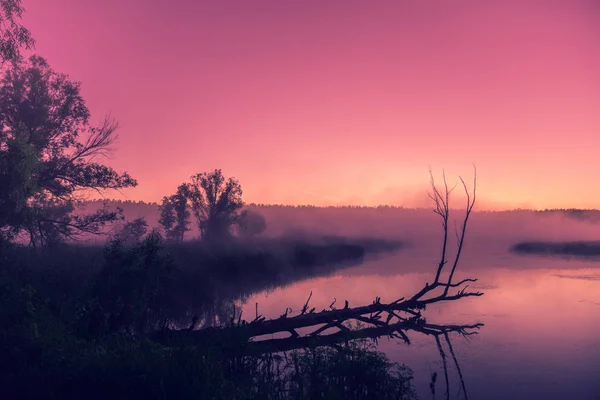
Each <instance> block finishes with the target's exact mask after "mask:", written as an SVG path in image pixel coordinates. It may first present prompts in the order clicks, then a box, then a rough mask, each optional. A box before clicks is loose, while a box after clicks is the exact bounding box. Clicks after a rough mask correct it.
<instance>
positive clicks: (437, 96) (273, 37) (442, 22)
mask: <svg viewBox="0 0 600 400" xmlns="http://www.w3.org/2000/svg"><path fill="white" fill-rule="evenodd" d="M23 3H24V6H25V7H26V9H27V11H26V14H25V15H24V24H25V25H26V26H27V27H28V28H30V30H31V31H32V33H33V35H34V37H35V39H36V40H37V47H36V51H37V52H38V53H39V54H41V55H42V56H44V57H46V58H47V59H48V61H49V62H50V64H51V65H52V66H53V67H54V68H55V69H56V70H58V71H60V72H64V73H68V74H69V75H70V76H71V77H72V78H73V79H75V80H78V81H81V82H82V91H83V95H84V97H85V98H86V100H87V102H88V105H89V107H90V109H91V111H92V114H93V115H94V116H95V117H96V118H97V119H98V120H99V119H101V118H102V117H103V115H105V114H106V113H108V112H111V113H112V115H113V116H114V117H115V118H117V119H118V120H119V121H120V123H121V129H120V139H119V142H118V149H117V150H116V151H115V153H114V155H113V157H112V159H111V161H110V163H111V165H113V166H114V167H115V168H117V169H118V170H121V171H123V170H126V171H128V172H129V173H131V174H132V175H133V176H134V177H136V178H137V179H138V180H139V183H140V185H139V187H138V188H136V189H133V190H128V191H125V192H123V193H122V194H120V195H119V194H116V195H115V197H117V198H129V199H135V200H147V201H154V200H159V199H160V198H161V197H162V196H163V195H166V194H170V193H171V192H173V191H174V190H175V188H176V186H177V185H178V184H179V183H181V182H183V181H184V180H187V178H188V177H189V176H190V175H191V174H193V173H196V172H203V171H208V170H211V169H214V168H222V169H223V172H224V173H225V174H226V175H228V176H235V177H236V178H238V179H239V180H240V183H241V184H242V186H243V188H244V197H245V200H246V201H249V202H261V203H288V204H302V203H304V204H305V203H311V204H318V205H328V204H340V203H351V204H364V205H373V204H396V205H407V206H415V205H424V204H423V202H424V198H425V197H424V196H423V193H424V190H425V189H426V187H427V184H428V168H429V166H431V167H432V168H433V169H434V170H437V171H440V170H441V168H446V170H447V171H448V172H449V173H451V175H452V176H455V175H456V174H464V175H465V177H467V178H469V179H470V177H471V173H472V170H471V168H472V166H471V164H472V163H475V164H476V165H477V168H478V176H479V195H480V198H481V199H482V201H481V203H480V204H481V207H487V208H491V207H494V208H498V207H501V208H503V207H518V206H529V207H536V208H545V207H582V208H588V207H589V208H596V207H600V180H599V179H598V177H599V175H600V156H599V149H600V3H599V2H598V1H596V0H564V1H558V0H538V1H535V0H533V1H527V0H498V1H479V0H478V1H467V0H456V1H447V0H444V1H441V0H439V1H419V2H416V1H401V0H394V1H354V0H335V1H334V0H327V1H324V0H319V1H317V0H303V1H291V0H290V1H282V0H271V1H261V0H255V1H247V0H239V1H232V0H226V1H211V2H208V1H197V0H174V1H159V0H127V1H123V0H102V1H98V0H77V1H75V0H53V1H47V0H24V1H23Z"/></svg>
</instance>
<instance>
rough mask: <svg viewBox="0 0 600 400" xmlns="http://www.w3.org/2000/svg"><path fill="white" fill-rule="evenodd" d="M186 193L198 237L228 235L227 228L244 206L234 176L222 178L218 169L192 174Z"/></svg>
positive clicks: (223, 237)
mask: <svg viewBox="0 0 600 400" xmlns="http://www.w3.org/2000/svg"><path fill="white" fill-rule="evenodd" d="M188 193H189V198H190V201H191V208H192V212H193V213H194V215H195V217H196V220H197V222H198V228H200V232H201V234H202V237H203V238H204V239H207V240H220V239H225V238H228V237H229V236H231V227H232V226H233V225H234V224H235V223H237V221H238V218H239V216H240V211H241V209H242V208H243V207H244V202H243V200H242V187H241V186H240V183H239V182H238V181H237V179H235V178H229V179H225V177H224V176H223V173H222V171H221V170H220V169H215V170H214V171H212V172H203V173H200V174H196V175H194V176H192V181H191V183H190V184H188Z"/></svg>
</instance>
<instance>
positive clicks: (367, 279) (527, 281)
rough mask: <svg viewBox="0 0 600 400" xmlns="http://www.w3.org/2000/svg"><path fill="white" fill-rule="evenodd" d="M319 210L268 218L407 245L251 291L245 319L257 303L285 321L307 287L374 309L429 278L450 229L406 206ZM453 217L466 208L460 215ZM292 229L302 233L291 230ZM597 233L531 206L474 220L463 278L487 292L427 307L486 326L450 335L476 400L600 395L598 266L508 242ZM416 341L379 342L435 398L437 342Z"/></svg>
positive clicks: (424, 394)
mask: <svg viewBox="0 0 600 400" xmlns="http://www.w3.org/2000/svg"><path fill="white" fill-rule="evenodd" d="M321 211H322V210H307V211H306V217H304V218H303V217H301V216H300V215H298V216H296V218H294V219H293V218H292V217H290V218H289V219H288V220H287V221H285V219H284V218H283V217H282V215H278V216H277V221H278V222H279V223H280V224H281V225H280V226H276V227H273V224H272V225H271V232H270V233H271V234H280V233H282V232H284V231H292V230H301V231H305V232H319V233H320V234H338V235H341V234H346V235H362V236H366V235H369V236H376V237H382V238H386V239H401V240H405V241H407V242H408V243H409V244H410V246H407V247H405V248H403V249H402V250H400V251H399V252H397V253H394V254H393V255H388V256H378V257H368V256H367V258H366V260H365V262H364V263H363V264H362V265H359V266H356V267H352V268H349V269H344V270H339V271H337V272H335V273H334V274H333V275H331V276H327V277H318V278H312V279H310V280H307V281H303V282H298V283H294V284H291V285H289V286H286V287H281V288H276V289H274V290H271V291H268V292H263V293H258V294H255V295H253V296H250V298H248V299H247V301H246V302H245V304H244V305H243V310H244V314H245V315H254V313H255V307H256V303H258V307H259V313H260V314H262V315H264V316H266V317H278V316H279V315H281V314H282V313H283V312H284V310H285V307H292V308H293V309H294V311H298V310H299V309H300V308H301V307H302V305H303V304H304V302H305V301H306V299H307V297H308V295H309V293H310V292H312V298H311V306H312V307H316V309H317V310H321V309H327V308H328V307H329V305H330V304H331V302H332V301H333V300H334V299H335V300H336V301H337V304H338V305H339V304H343V301H344V300H348V301H349V304H350V306H351V307H352V306H359V305H365V304H370V303H371V302H373V300H374V299H375V298H376V297H377V296H379V297H381V301H382V302H390V301H394V300H396V299H397V298H399V297H401V296H404V295H411V294H413V293H415V291H417V290H418V289H420V288H421V287H423V285H424V284H425V282H432V281H433V276H434V273H435V268H436V265H437V262H438V261H439V256H440V248H441V232H442V230H441V226H440V224H439V221H438V220H437V219H436V216H435V215H434V214H433V213H432V212H430V211H429V212H427V211H418V212H406V215H405V218H398V219H393V220H392V219H388V218H386V217H387V216H386V215H385V212H383V211H382V212H381V213H383V214H384V215H380V216H379V218H377V216H376V217H374V218H372V220H368V219H367V218H366V217H361V216H360V215H356V214H359V213H360V211H357V212H356V214H355V215H354V216H353V215H352V213H348V214H347V215H345V216H344V215H338V216H336V217H337V218H334V217H333V216H331V215H330V216H329V218H331V220H327V218H328V216H327V214H326V213H323V214H320V215H319V213H321ZM301 212H302V211H300V212H299V214H301ZM311 213H312V215H311ZM266 214H267V215H268V213H266ZM340 214H342V213H340ZM455 215H457V216H460V215H462V213H461V212H460V211H457V212H455ZM273 219H275V218H273ZM283 221H285V223H284V222H283ZM285 224H288V225H287V226H286V225H285ZM294 225H295V229H294V228H291V227H292V226H294ZM277 229H279V232H277ZM452 236H453V235H452ZM599 237H600V226H598V225H595V224H593V223H590V222H586V221H579V220H573V219H571V218H568V217H565V216H560V215H550V216H548V215H539V214H533V213H531V212H514V213H476V214H474V215H473V219H472V222H471V224H470V225H469V227H468V231H467V239H466V244H465V248H464V252H463V257H462V259H461V263H460V265H459V268H458V270H457V274H456V280H460V279H463V278H467V277H475V278H478V279H479V280H478V282H476V283H474V284H471V286H470V288H472V289H475V290H480V291H482V292H484V293H485V294H484V296H482V297H477V298H465V299H462V300H460V301H456V302H450V303H446V304H436V305H434V306H431V307H428V309H427V310H426V311H425V312H424V315H425V316H426V318H427V322H432V323H447V324H472V323H477V322H482V323H484V324H485V326H484V327H483V328H482V329H481V331H480V332H479V334H478V335H476V336H471V337H469V340H466V339H464V338H462V337H458V336H456V337H453V346H454V350H455V352H456V355H457V357H458V359H459V362H460V366H461V369H462V373H463V375H464V377H465V380H466V385H467V390H468V392H469V396H470V398H475V399H483V398H485V399H507V398H511V399H531V398H544V399H565V398H573V399H575V398H576V399H595V398H598V393H600V361H599V360H600V341H598V339H597V336H598V331H599V329H600V269H599V268H598V267H600V263H598V262H596V261H591V260H585V259H567V258H560V257H545V256H531V255H528V256H522V255H517V254H513V253H511V252H510V251H509V248H510V246H511V245H513V244H514V243H516V242H519V241H526V240H542V241H570V240H596V239H597V238H599ZM452 239H453V237H452ZM453 244H454V243H453V242H451V246H450V256H451V257H453V255H454V247H453ZM409 336H410V337H411V339H412V340H413V343H412V344H411V345H410V346H407V345H406V344H404V343H403V342H401V341H398V340H394V339H385V338H384V339H381V340H380V342H379V349H380V350H382V351H384V352H385V353H386V354H388V355H389V356H390V357H391V358H392V359H393V360H394V361H398V362H402V363H406V364H407V365H408V366H409V367H411V368H412V369H413V370H414V372H415V383H416V385H417V389H418V391H419V395H420V398H430V397H431V393H430V389H429V383H430V379H431V374H432V373H433V372H437V373H438V384H437V390H436V393H437V396H440V395H443V393H444V386H443V379H440V377H441V376H443V370H442V364H441V358H440V354H439V352H438V350H437V347H436V345H435V341H434V339H433V338H432V337H425V336H423V335H419V334H412V335H411V334H409ZM449 368H450V389H451V390H450V391H451V398H463V397H462V395H459V387H460V384H459V380H458V375H457V372H456V369H455V368H454V366H453V364H452V363H451V362H449Z"/></svg>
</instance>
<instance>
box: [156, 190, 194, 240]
mask: <svg viewBox="0 0 600 400" xmlns="http://www.w3.org/2000/svg"><path fill="white" fill-rule="evenodd" d="M188 198H189V193H188V186H187V185H186V184H182V185H179V187H178V188H177V192H176V193H175V194H174V195H171V196H165V197H163V200H162V203H161V205H160V206H159V207H158V208H159V211H160V219H159V220H158V222H159V224H160V225H161V226H162V227H163V229H164V231H165V235H166V237H167V239H169V240H173V241H177V242H182V241H183V237H184V235H185V233H186V232H187V231H189V230H190V228H189V225H190V221H189V219H190V210H189V206H188Z"/></svg>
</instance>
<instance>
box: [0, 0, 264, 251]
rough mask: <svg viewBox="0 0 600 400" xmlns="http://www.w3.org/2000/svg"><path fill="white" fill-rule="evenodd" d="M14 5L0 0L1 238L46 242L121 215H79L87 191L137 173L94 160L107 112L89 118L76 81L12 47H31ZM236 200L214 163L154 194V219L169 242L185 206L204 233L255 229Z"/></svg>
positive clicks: (183, 224) (99, 154) (127, 182)
mask: <svg viewBox="0 0 600 400" xmlns="http://www.w3.org/2000/svg"><path fill="white" fill-rule="evenodd" d="M22 12H23V8H22V5H21V1H20V0H0V61H1V63H2V69H1V71H0V242H11V241H14V240H16V239H18V238H21V239H27V241H28V242H29V244H30V245H31V246H51V245H55V244H59V243H63V242H65V241H67V240H69V239H75V238H77V237H78V235H80V234H81V233H91V234H98V233H100V232H102V228H103V227H104V226H105V225H106V224H108V223H111V222H115V221H118V220H123V219H124V217H123V212H122V209H120V208H117V209H116V210H111V209H109V208H108V207H106V205H105V206H104V207H101V208H100V209H98V210H96V211H94V212H92V213H83V212H82V206H83V205H84V203H85V202H86V199H87V198H88V196H89V195H90V194H91V193H96V194H101V195H104V194H105V193H106V192H107V191H110V190H118V189H124V188H130V187H135V186H137V181H136V180H135V179H134V178H133V177H131V176H130V175H129V174H128V173H127V172H118V171H116V170H114V169H113V168H112V167H110V166H108V165H106V164H105V163H103V162H102V159H103V157H105V156H106V155H107V154H108V153H109V152H110V150H111V148H112V145H113V144H114V143H115V140H116V138H117V135H116V132H117V129H118V123H117V121H116V120H114V119H113V118H111V117H110V116H106V117H104V118H103V119H102V120H101V121H100V123H99V124H94V123H92V120H91V113H90V110H89V109H88V107H87V105H86V102H85V100H84V99H83V97H82V96H81V92H80V83H79V82H75V81H73V80H71V79H70V78H69V76H68V75H66V74H63V73H59V72H56V71H54V70H53V69H52V68H51V67H50V65H49V63H48V62H47V61H46V60H45V59H44V58H43V57H41V56H39V55H32V56H30V57H28V58H25V57H23V56H22V55H21V53H20V50H21V49H22V48H25V49H33V48H34V41H33V39H32V38H31V35H30V33H29V31H28V30H27V29H25V28H24V27H23V26H22V25H20V23H19V18H20V17H21V14H22ZM243 207H244V203H243V201H242V190H241V186H240V184H239V182H238V181H237V180H235V179H234V178H229V179H226V178H225V177H224V176H223V174H222V172H221V171H220V170H215V171H213V172H210V173H200V174H196V175H194V176H192V178H191V181H190V182H187V183H184V184H182V185H180V186H179V187H178V189H177V192H176V193H175V194H173V195H171V196H166V197H165V198H164V199H163V201H162V204H160V213H161V219H160V224H161V226H162V228H163V230H164V231H165V233H166V236H167V237H168V238H169V239H171V240H176V241H181V240H183V238H184V235H185V232H187V231H189V224H190V216H191V214H193V215H194V217H195V218H196V222H197V224H198V227H199V228H200V232H201V234H202V237H203V238H204V239H206V240H215V239H226V238H229V237H231V236H233V235H235V234H253V233H257V232H260V231H262V230H264V227H265V222H264V218H262V216H260V215H257V214H256V213H252V212H247V211H244V210H243ZM123 229H124V232H122V233H123V234H126V235H129V236H131V235H133V236H139V235H140V233H142V232H145V230H147V223H145V221H142V220H139V219H138V220H134V221H130V222H128V223H126V224H125V226H124V228H123Z"/></svg>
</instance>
